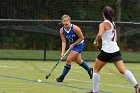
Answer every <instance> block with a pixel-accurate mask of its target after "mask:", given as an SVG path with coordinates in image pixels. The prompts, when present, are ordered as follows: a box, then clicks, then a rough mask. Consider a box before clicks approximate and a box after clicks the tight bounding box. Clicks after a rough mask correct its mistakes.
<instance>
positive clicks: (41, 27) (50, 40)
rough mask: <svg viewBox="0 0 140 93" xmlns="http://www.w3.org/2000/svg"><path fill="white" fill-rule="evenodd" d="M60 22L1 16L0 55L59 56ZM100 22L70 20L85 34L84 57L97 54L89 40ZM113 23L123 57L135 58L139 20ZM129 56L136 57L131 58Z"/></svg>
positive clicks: (139, 44)
mask: <svg viewBox="0 0 140 93" xmlns="http://www.w3.org/2000/svg"><path fill="white" fill-rule="evenodd" d="M59 22H60V20H23V19H22V20H19V19H18V20H17V19H5V20H4V19H1V21H0V26H1V27H0V41H1V42H0V49H1V50H0V52H1V53H0V54H1V56H0V58H2V59H4V58H9V59H12V58H16V59H44V58H45V59H52V60H57V59H59V56H60V50H61V40H60V37H59V29H60V27H61V26H60V25H59ZM100 22H101V21H79V20H72V23H73V24H75V25H78V26H79V27H80V28H81V29H82V32H83V34H84V36H85V44H86V47H85V50H84V53H82V55H83V56H84V57H85V59H86V60H94V59H95V57H96V55H97V54H98V50H97V48H95V47H94V46H93V45H92V42H93V40H94V38H95V36H96V35H97V33H98V25H99V23H100ZM115 23H116V25H117V29H118V31H119V42H118V44H119V46H120V47H121V50H122V51H124V53H125V52H126V54H125V56H126V57H125V59H126V60H127V61H131V60H132V61H138V60H139V59H138V58H139V57H138V56H139V53H138V52H139V51H140V48H139V46H140V43H139V37H140V23H136V22H135V23H134V22H115ZM23 54H24V55H23ZM86 55H88V57H87V56H86ZM129 56H131V57H132V56H135V57H134V59H132V58H130V57H129ZM136 57H137V58H136ZM135 58H136V59H135Z"/></svg>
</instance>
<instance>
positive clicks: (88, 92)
mask: <svg viewBox="0 0 140 93" xmlns="http://www.w3.org/2000/svg"><path fill="white" fill-rule="evenodd" d="M86 93H98V92H93V90H89V91H87V92H86Z"/></svg>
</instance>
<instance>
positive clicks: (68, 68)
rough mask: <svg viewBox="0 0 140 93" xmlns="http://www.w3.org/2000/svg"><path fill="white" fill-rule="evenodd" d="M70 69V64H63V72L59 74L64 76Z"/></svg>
mask: <svg viewBox="0 0 140 93" xmlns="http://www.w3.org/2000/svg"><path fill="white" fill-rule="evenodd" d="M70 69H71V65H70V64H66V65H65V66H64V69H63V72H62V75H61V76H62V77H63V78H64V77H65V76H66V75H67V73H68V72H69V70H70Z"/></svg>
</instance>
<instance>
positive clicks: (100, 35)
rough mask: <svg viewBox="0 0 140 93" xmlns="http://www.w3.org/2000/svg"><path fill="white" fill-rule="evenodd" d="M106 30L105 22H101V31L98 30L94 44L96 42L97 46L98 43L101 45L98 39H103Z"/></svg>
mask: <svg viewBox="0 0 140 93" xmlns="http://www.w3.org/2000/svg"><path fill="white" fill-rule="evenodd" d="M104 30H105V26H104V23H101V24H100V25H99V32H98V34H97V36H96V38H95V40H94V42H93V44H94V45H95V46H98V45H99V43H98V41H99V40H100V39H101V37H102V35H103V32H104Z"/></svg>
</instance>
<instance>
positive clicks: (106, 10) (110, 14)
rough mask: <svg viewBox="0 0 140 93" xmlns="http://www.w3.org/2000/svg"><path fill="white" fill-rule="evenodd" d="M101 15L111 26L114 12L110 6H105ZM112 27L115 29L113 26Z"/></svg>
mask: <svg viewBox="0 0 140 93" xmlns="http://www.w3.org/2000/svg"><path fill="white" fill-rule="evenodd" d="M102 13H103V15H104V16H105V18H107V19H108V20H109V21H110V22H111V23H112V24H113V17H114V10H113V9H112V8H111V7H110V6H105V7H104V9H103V11H102ZM113 26H114V27H115V25H114V24H113Z"/></svg>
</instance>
